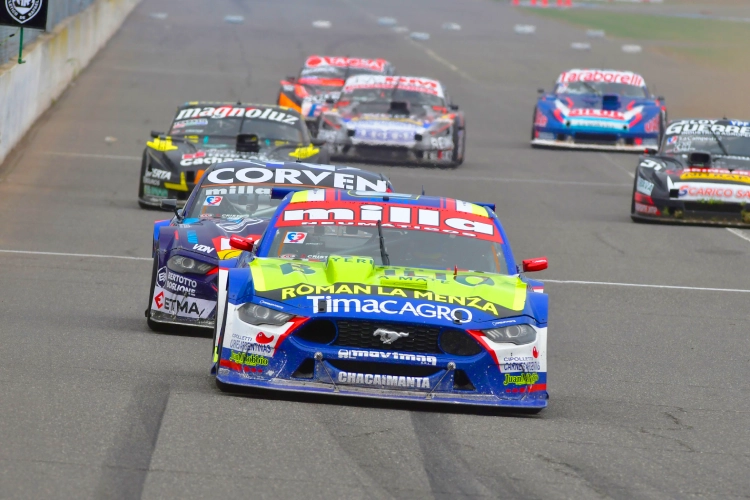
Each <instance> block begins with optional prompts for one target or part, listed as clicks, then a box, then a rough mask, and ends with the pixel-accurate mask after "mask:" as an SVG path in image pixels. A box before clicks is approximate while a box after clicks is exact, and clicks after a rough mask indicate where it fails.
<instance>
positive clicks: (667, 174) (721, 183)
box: [630, 119, 750, 226]
mask: <svg viewBox="0 0 750 500" xmlns="http://www.w3.org/2000/svg"><path fill="white" fill-rule="evenodd" d="M649 153H650V155H647V156H643V157H641V159H640V163H639V165H638V168H637V169H636V175H635V182H634V185H633V199H632V202H631V205H630V214H631V217H632V218H633V220H634V221H643V220H651V221H662V222H688V223H690V222H692V223H701V224H721V225H727V226H750V122H746V121H738V120H726V119H724V120H678V121H673V122H671V123H670V124H669V126H668V127H667V129H666V132H665V133H664V140H663V142H662V145H661V148H660V149H659V150H658V152H656V151H650V152H649Z"/></svg>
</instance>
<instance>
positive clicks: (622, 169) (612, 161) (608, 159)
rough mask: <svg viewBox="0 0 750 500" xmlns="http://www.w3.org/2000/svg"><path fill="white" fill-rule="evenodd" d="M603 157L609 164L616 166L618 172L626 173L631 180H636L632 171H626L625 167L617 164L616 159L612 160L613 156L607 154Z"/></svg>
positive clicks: (603, 154)
mask: <svg viewBox="0 0 750 500" xmlns="http://www.w3.org/2000/svg"><path fill="white" fill-rule="evenodd" d="M602 156H603V157H604V159H605V160H607V161H608V162H609V163H611V164H612V165H614V166H615V167H617V169H618V170H620V171H622V172H625V173H626V174H628V175H629V176H630V178H631V179H634V178H635V172H631V171H630V170H626V169H625V168H624V167H623V166H622V165H620V164H619V163H617V162H616V161H615V160H614V158H612V157H611V156H609V154H607V153H602Z"/></svg>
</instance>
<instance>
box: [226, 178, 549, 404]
mask: <svg viewBox="0 0 750 500" xmlns="http://www.w3.org/2000/svg"><path fill="white" fill-rule="evenodd" d="M230 245H237V246H238V247H240V248H245V247H246V245H247V241H244V242H243V241H242V240H241V239H239V238H235V239H233V240H232V241H230ZM546 267H547V259H546V258H544V257H542V258H539V259H531V260H528V261H524V262H523V271H525V272H530V271H537V270H542V269H546ZM519 273H520V269H518V268H517V266H516V261H515V259H514V257H513V254H512V252H511V249H510V246H509V244H508V239H507V236H506V235H505V232H504V231H503V229H502V227H501V225H500V222H499V220H498V218H497V216H496V215H495V213H494V212H493V210H492V209H491V206H488V205H478V204H473V203H466V202H462V201H458V200H453V199H448V198H436V197H427V196H416V195H403V194H391V193H387V194H385V195H381V194H373V193H364V192H357V191H346V192H335V191H332V190H323V189H317V190H313V191H299V192H295V193H292V194H288V195H287V197H286V198H285V199H284V201H283V202H282V203H281V205H280V206H279V207H278V209H277V211H276V213H275V215H274V216H273V219H272V220H271V222H270V225H269V227H268V229H267V231H266V234H265V236H264V237H263V239H262V241H261V243H260V245H259V246H258V248H257V252H256V258H255V259H253V260H250V261H249V263H247V264H246V265H244V266H243V267H238V268H235V269H229V270H224V269H221V270H220V271H219V284H218V287H219V306H218V307H219V310H218V315H217V318H219V320H218V321H217V323H216V328H215V331H214V352H215V354H214V367H213V372H214V373H215V374H216V380H217V385H218V387H219V388H220V389H222V390H233V389H235V388H237V387H238V386H245V387H251V388H263V389H276V390H283V391H305V392H314V393H321V394H338V395H344V396H361V397H371V398H388V399H405V400H414V401H432V402H442V403H446V402H450V403H464V404H469V405H486V406H506V407H516V408H523V409H526V410H528V411H530V412H536V411H539V410H541V409H542V408H544V407H545V406H546V405H547V385H546V384H547V303H548V300H547V295H545V294H544V293H534V292H535V291H536V292H542V291H543V290H542V283H541V282H538V281H531V280H528V279H527V278H526V277H525V276H523V275H520V274H519Z"/></svg>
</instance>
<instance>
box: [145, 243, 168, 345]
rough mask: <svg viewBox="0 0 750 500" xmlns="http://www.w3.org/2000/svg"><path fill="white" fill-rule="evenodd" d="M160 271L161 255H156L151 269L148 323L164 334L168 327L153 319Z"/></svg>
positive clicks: (147, 312)
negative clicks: (152, 302) (153, 304)
mask: <svg viewBox="0 0 750 500" xmlns="http://www.w3.org/2000/svg"><path fill="white" fill-rule="evenodd" d="M158 271H159V254H158V253H157V254H156V255H154V265H153V266H152V269H151V286H150V287H149V289H148V305H147V306H146V323H148V327H149V328H150V329H151V330H153V331H155V332H163V331H164V330H165V329H166V326H165V325H163V324H161V323H158V322H156V321H154V320H152V319H151V301H152V300H153V297H154V290H155V289H156V273H157V272H158Z"/></svg>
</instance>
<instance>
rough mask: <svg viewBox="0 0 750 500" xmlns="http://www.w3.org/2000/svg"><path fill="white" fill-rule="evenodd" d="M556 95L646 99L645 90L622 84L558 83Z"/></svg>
mask: <svg viewBox="0 0 750 500" xmlns="http://www.w3.org/2000/svg"><path fill="white" fill-rule="evenodd" d="M555 93H556V94H571V95H584V94H594V95H605V94H616V95H621V96H623V97H635V98H639V99H642V98H645V97H648V95H647V94H646V89H645V88H643V87H636V86H635V85H627V84H624V83H605V82H567V83H558V84H557V88H556V89H555Z"/></svg>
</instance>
